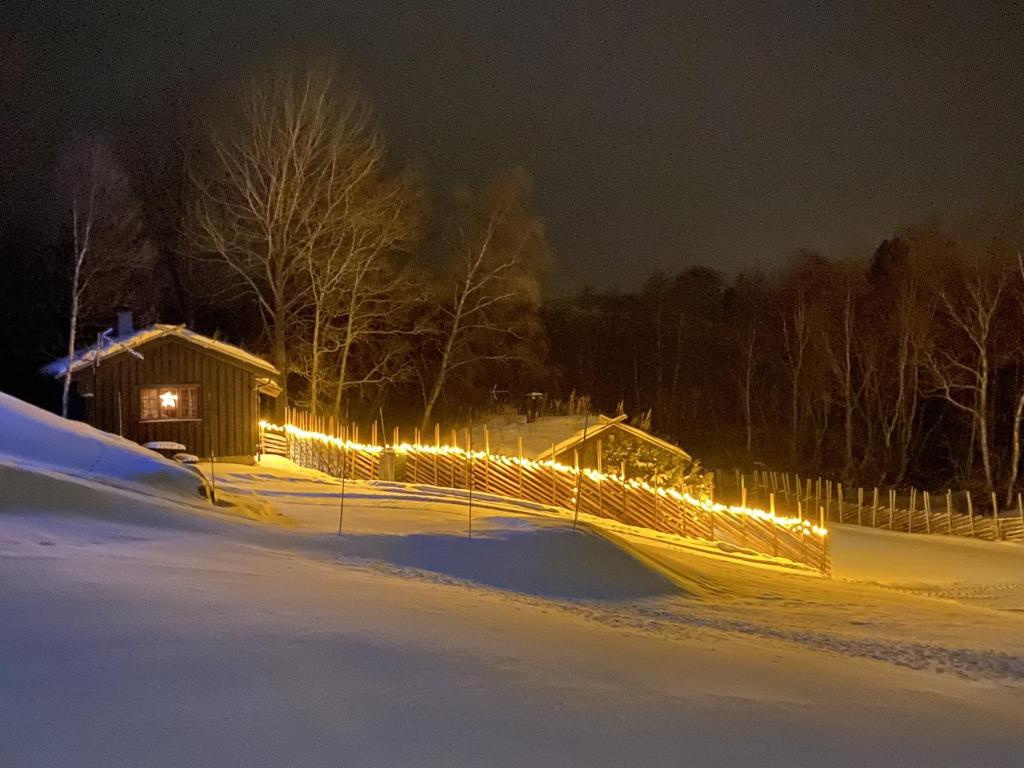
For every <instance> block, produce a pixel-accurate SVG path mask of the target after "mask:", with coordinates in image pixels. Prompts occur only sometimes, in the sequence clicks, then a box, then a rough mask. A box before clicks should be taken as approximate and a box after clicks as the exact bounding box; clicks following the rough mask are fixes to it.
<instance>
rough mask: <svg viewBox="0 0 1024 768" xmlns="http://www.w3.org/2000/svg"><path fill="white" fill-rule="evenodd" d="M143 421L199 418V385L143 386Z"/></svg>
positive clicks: (141, 391) (141, 396) (141, 394)
mask: <svg viewBox="0 0 1024 768" xmlns="http://www.w3.org/2000/svg"><path fill="white" fill-rule="evenodd" d="M139 396H140V398H141V404H142V407H141V413H142V418H141V421H183V420H189V419H198V418H199V387H198V386H196V385H194V384H188V385H181V384H173V385H167V386H161V387H143V388H142V389H141V390H140V392H139Z"/></svg>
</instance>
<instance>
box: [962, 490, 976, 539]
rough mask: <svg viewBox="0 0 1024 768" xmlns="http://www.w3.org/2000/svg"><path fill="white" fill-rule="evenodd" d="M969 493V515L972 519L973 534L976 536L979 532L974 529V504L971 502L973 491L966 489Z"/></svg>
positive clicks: (966, 492)
mask: <svg viewBox="0 0 1024 768" xmlns="http://www.w3.org/2000/svg"><path fill="white" fill-rule="evenodd" d="M964 493H965V494H967V516H968V517H969V518H970V520H971V536H972V537H973V536H976V534H977V532H976V531H975V530H974V505H973V504H972V503H971V492H970V491H964Z"/></svg>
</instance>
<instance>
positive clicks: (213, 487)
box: [210, 408, 217, 504]
mask: <svg viewBox="0 0 1024 768" xmlns="http://www.w3.org/2000/svg"><path fill="white" fill-rule="evenodd" d="M210 427H211V428H212V430H213V437H211V438H210V440H211V445H210V499H211V501H213V503H214V504H216V503H217V473H216V472H215V471H214V469H213V458H214V454H216V453H217V452H216V451H215V450H214V448H213V441H214V440H216V439H217V411H216V410H215V409H213V408H211V409H210Z"/></svg>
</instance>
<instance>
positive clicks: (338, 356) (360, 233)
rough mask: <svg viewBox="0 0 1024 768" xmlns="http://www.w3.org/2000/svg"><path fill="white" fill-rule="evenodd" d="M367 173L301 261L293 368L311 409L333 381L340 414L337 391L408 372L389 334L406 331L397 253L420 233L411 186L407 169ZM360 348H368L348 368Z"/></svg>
mask: <svg viewBox="0 0 1024 768" xmlns="http://www.w3.org/2000/svg"><path fill="white" fill-rule="evenodd" d="M380 175H381V169H379V168H376V169H374V170H373V171H372V172H371V173H369V174H367V176H366V177H365V178H364V181H363V183H361V184H360V185H359V186H358V187H357V188H355V189H353V190H352V191H351V192H350V195H349V197H350V199H349V201H348V202H347V203H346V205H345V208H346V214H345V216H344V217H343V221H340V222H339V224H338V226H337V227H335V229H334V235H333V238H332V240H331V241H330V242H328V243H326V244H325V246H324V247H323V249H322V250H317V251H315V252H314V253H312V254H311V255H310V258H308V259H306V269H307V272H308V280H309V297H308V302H307V304H306V306H305V307H303V308H302V310H301V311H300V316H301V321H300V322H299V323H295V324H293V326H292V329H291V334H290V348H291V351H292V360H291V363H292V369H291V370H292V371H293V372H296V373H298V374H299V375H300V376H301V377H302V378H303V379H305V380H306V381H307V382H308V384H309V405H310V409H311V410H312V411H313V413H316V412H317V411H318V410H319V409H320V407H321V406H322V404H323V401H324V399H325V392H326V391H327V390H328V389H329V388H330V387H331V386H333V387H334V389H335V395H334V398H333V413H335V414H336V415H338V416H339V417H340V415H341V408H342V399H343V394H344V393H345V392H346V391H347V390H350V389H352V388H358V387H361V386H366V385H370V384H382V383H385V382H388V381H395V380H397V379H399V378H401V377H402V376H403V375H405V374H408V373H409V365H410V356H409V355H407V354H405V355H403V354H399V353H400V351H401V350H402V349H403V348H404V347H405V346H406V345H403V344H395V343H392V341H391V340H390V339H389V337H392V336H402V335H405V334H409V333H411V332H412V327H411V326H412V322H411V320H410V317H409V315H410V312H409V307H410V304H411V302H412V301H413V296H414V292H413V291H412V290H411V286H410V281H409V278H408V275H407V274H406V271H405V270H404V269H403V265H402V264H400V263H399V260H398V256H399V255H400V254H404V253H405V252H406V251H407V250H408V249H409V248H410V247H411V245H412V244H413V243H414V241H415V240H416V238H417V237H418V234H419V224H420V220H421V218H422V214H421V205H420V196H419V192H418V185H417V183H416V180H415V178H414V177H412V176H411V175H409V174H405V175H402V176H399V177H397V178H395V179H390V180H384V179H382V178H380ZM361 345H370V346H372V347H373V350H372V353H371V354H368V355H363V356H361V358H362V359H363V360H369V361H372V363H371V364H370V366H369V368H361V369H360V370H359V371H354V370H353V364H352V363H353V358H354V357H356V356H357V355H356V354H355V353H356V352H357V351H358V350H359V348H360V346H361Z"/></svg>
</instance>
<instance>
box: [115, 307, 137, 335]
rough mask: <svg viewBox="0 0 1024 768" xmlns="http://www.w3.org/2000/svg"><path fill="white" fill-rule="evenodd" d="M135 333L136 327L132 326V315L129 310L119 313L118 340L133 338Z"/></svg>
mask: <svg viewBox="0 0 1024 768" xmlns="http://www.w3.org/2000/svg"><path fill="white" fill-rule="evenodd" d="M133 333H135V326H134V325H133V324H132V313H131V311H129V310H121V311H120V312H118V313H117V338H119V339H122V338H124V337H125V336H131V335H132V334H133Z"/></svg>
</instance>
